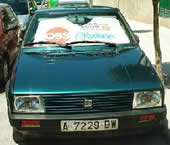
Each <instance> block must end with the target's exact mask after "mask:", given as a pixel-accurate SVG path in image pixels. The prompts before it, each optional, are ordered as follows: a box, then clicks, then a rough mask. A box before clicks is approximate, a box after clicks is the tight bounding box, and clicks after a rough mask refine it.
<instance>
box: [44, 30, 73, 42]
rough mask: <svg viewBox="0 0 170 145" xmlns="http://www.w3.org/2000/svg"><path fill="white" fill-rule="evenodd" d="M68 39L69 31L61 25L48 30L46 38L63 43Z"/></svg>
mask: <svg viewBox="0 0 170 145" xmlns="http://www.w3.org/2000/svg"><path fill="white" fill-rule="evenodd" d="M69 39H70V36H69V31H68V30H67V29H65V28H62V27H56V28H52V29H50V30H48V32H47V34H46V40H48V41H49V42H55V43H61V44H62V43H65V42H67V41H68V40H69Z"/></svg>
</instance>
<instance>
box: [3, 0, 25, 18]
mask: <svg viewBox="0 0 170 145" xmlns="http://www.w3.org/2000/svg"><path fill="white" fill-rule="evenodd" d="M0 2H1V3H6V4H8V5H10V6H11V7H12V9H13V10H14V12H15V13H16V15H25V14H28V3H27V0H0Z"/></svg>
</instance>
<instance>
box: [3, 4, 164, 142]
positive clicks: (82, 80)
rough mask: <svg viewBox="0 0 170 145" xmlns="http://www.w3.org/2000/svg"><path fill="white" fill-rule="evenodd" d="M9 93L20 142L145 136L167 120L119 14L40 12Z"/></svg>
mask: <svg viewBox="0 0 170 145" xmlns="http://www.w3.org/2000/svg"><path fill="white" fill-rule="evenodd" d="M6 90H7V92H6V94H7V102H8V115H9V121H10V124H11V126H12V127H13V139H14V141H15V142H17V143H20V142H23V141H25V140H27V139H32V138H48V137H50V138H62V137H63V138H81V137H89V136H90V137H101V136H103V137H111V136H117V135H122V134H125V135H126V134H127V132H128V133H132V134H136V133H137V132H141V133H142V132H147V131H149V130H152V129H154V128H157V127H159V126H160V125H161V122H162V121H163V120H164V119H165V118H166V106H165V104H164V95H165V94H164V88H163V86H162V83H161V81H160V79H159V77H158V75H157V73H156V71H155V69H154V67H153V66H152V64H151V63H150V61H149V59H148V58H147V57H146V55H145V54H144V52H143V51H142V50H141V49H140V46H139V38H138V37H137V36H136V35H135V34H134V33H133V31H132V30H131V28H130V27H129V25H128V23H127V21H126V20H125V18H124V17H123V15H122V14H121V12H120V11H119V9H117V8H110V7H101V6H94V7H92V8H89V7H86V8H76V9H75V8H56V9H44V10H38V11H36V12H35V14H34V16H33V17H32V19H31V21H30V24H29V26H28V29H27V32H26V34H25V37H24V40H23V43H22V46H21V49H20V53H19V55H18V57H17V60H16V63H15V67H14V69H13V73H12V77H11V78H10V80H9V82H8V83H7V89H6Z"/></svg>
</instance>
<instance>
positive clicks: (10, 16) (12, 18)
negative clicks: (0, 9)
mask: <svg viewBox="0 0 170 145" xmlns="http://www.w3.org/2000/svg"><path fill="white" fill-rule="evenodd" d="M16 26H17V18H16V15H15V14H14V12H13V10H12V9H11V8H10V7H7V8H6V11H5V27H6V30H9V29H13V28H15V27H16Z"/></svg>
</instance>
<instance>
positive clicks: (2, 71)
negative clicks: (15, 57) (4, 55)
mask: <svg viewBox="0 0 170 145" xmlns="http://www.w3.org/2000/svg"><path fill="white" fill-rule="evenodd" d="M8 78H9V65H8V61H7V60H6V59H4V60H2V61H1V62H0V85H1V87H4V86H5V84H6V82H7V81H8Z"/></svg>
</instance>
